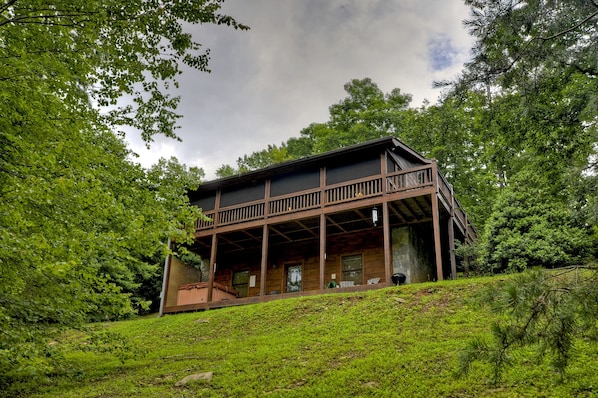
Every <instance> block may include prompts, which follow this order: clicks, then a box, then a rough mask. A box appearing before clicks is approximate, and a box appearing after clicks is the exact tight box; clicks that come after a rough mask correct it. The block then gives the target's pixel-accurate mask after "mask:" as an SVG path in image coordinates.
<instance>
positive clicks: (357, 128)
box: [301, 78, 411, 153]
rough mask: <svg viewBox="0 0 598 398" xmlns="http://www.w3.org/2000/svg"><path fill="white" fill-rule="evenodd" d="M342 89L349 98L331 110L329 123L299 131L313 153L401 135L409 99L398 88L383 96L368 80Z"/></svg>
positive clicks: (407, 95)
mask: <svg viewBox="0 0 598 398" xmlns="http://www.w3.org/2000/svg"><path fill="white" fill-rule="evenodd" d="M344 88H345V91H346V92H347V94H348V95H347V97H345V98H344V99H343V100H341V101H340V102H338V103H336V104H333V105H331V106H330V108H329V109H330V120H329V121H328V122H326V123H324V124H312V125H310V126H309V127H308V128H306V129H304V130H302V131H301V136H302V137H304V138H307V139H310V140H311V141H312V142H313V146H312V150H313V152H314V153H322V152H326V151H330V150H333V149H338V148H342V147H345V146H348V145H353V144H358V143H360V142H365V141H369V140H372V139H375V138H381V137H387V136H393V135H394V136H396V135H400V132H401V130H402V128H403V121H404V119H405V115H406V110H407V109H408V106H409V103H410V102H411V95H409V94H403V93H401V90H399V89H398V88H395V89H393V90H392V91H391V92H390V93H387V94H384V93H383V92H382V91H381V90H380V89H379V88H378V85H377V84H376V83H374V82H373V81H372V80H371V79H370V78H364V79H361V80H359V79H353V80H351V81H350V82H348V83H346V84H345V86H344Z"/></svg>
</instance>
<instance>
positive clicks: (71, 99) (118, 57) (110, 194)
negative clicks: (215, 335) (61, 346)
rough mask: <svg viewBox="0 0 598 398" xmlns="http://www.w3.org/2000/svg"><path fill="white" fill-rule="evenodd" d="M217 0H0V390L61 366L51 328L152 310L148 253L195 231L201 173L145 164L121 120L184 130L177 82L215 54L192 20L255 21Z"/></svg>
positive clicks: (148, 128) (145, 129)
mask: <svg viewBox="0 0 598 398" xmlns="http://www.w3.org/2000/svg"><path fill="white" fill-rule="evenodd" d="M220 3H221V1H188V2H177V1H160V2H155V1H146V0H137V1H135V0H134V1H102V2H99V1H91V2H82V1H68V2H67V1H55V2H52V3H51V4H49V3H47V2H43V1H37V0H6V1H4V2H3V3H1V4H0V15H1V16H2V20H1V21H0V59H1V60H2V62H1V63H0V99H1V100H0V115H2V117H1V118H0V203H1V208H0V239H1V241H0V390H5V387H6V386H7V385H9V384H10V383H11V382H12V381H13V380H16V379H18V378H19V377H22V376H23V375H32V376H43V375H44V374H50V373H53V372H57V371H59V366H60V362H59V361H58V359H59V356H57V355H56V353H57V350H58V348H57V347H54V346H52V345H49V344H48V342H49V339H51V338H52V336H53V335H54V333H57V332H59V331H60V330H62V329H63V328H65V327H79V326H81V325H83V324H84V323H85V322H88V321H90V320H100V319H118V318H122V317H125V316H129V315H131V314H133V313H134V312H135V310H137V309H139V308H147V306H148V304H149V303H148V297H147V296H145V293H143V292H142V290H141V287H140V284H141V283H143V282H145V281H147V280H148V279H151V278H153V277H155V275H156V274H157V265H156V262H155V261H153V260H152V261H148V259H152V258H155V257H158V256H163V255H165V254H166V241H167V238H173V239H175V240H177V241H179V242H181V243H184V242H186V241H187V240H188V239H191V238H192V233H193V225H194V221H195V220H196V219H197V218H199V217H202V215H201V212H200V211H199V210H198V209H197V208H194V207H192V206H190V205H189V203H188V199H187V196H186V190H187V189H188V188H195V187H196V186H197V184H199V182H200V178H201V177H202V175H203V173H202V171H201V170H200V169H196V168H192V169H189V170H188V169H187V168H186V167H184V166H182V165H180V164H178V162H176V161H174V160H171V161H165V160H163V161H161V162H160V163H159V164H158V165H157V166H155V167H154V168H152V169H151V170H149V171H146V170H144V169H142V168H141V167H140V166H139V165H136V164H135V163H133V162H132V160H131V158H132V157H133V154H132V153H130V151H129V150H127V148H126V145H125V144H124V142H123V141H122V138H121V137H119V136H118V135H116V134H115V133H114V129H115V128H118V127H119V126H127V125H128V126H131V127H134V128H137V129H139V131H140V133H141V135H142V136H143V137H144V139H145V140H146V141H148V142H149V141H151V139H152V137H153V136H154V135H155V134H164V135H166V136H169V137H176V135H175V133H174V130H173V129H174V127H175V123H176V120H177V118H178V116H177V115H176V113H175V108H176V105H177V102H178V99H177V98H176V97H171V96H169V94H168V93H167V90H168V88H169V87H172V86H176V84H177V83H176V77H177V75H178V74H179V73H180V71H181V69H182V67H183V65H188V66H191V67H193V68H196V69H198V70H202V71H207V61H208V58H209V57H208V55H209V53H208V52H207V51H202V50H201V48H200V45H199V43H197V42H196V41H195V40H194V39H193V38H192V37H191V35H190V34H189V33H186V32H185V31H184V28H185V27H186V26H188V24H193V23H214V24H225V25H229V26H232V27H234V28H239V29H246V27H245V26H244V25H241V24H238V23H237V22H236V21H235V20H234V19H232V18H231V17H228V16H225V15H221V14H218V9H219V7H220ZM123 98H125V100H124V101H123Z"/></svg>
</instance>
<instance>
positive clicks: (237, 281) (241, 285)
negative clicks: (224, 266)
mask: <svg viewBox="0 0 598 398" xmlns="http://www.w3.org/2000/svg"><path fill="white" fill-rule="evenodd" d="M248 288H249V271H241V272H235V273H234V274H233V289H235V290H236V291H237V292H239V297H247V293H248Z"/></svg>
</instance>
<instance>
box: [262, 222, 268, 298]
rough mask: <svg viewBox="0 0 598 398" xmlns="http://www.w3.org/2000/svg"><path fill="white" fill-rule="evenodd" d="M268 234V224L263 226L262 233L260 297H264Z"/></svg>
mask: <svg viewBox="0 0 598 398" xmlns="http://www.w3.org/2000/svg"><path fill="white" fill-rule="evenodd" d="M269 237H270V233H269V230H268V224H264V228H263V231H262V269H261V271H260V296H265V295H266V271H267V270H268V238H269Z"/></svg>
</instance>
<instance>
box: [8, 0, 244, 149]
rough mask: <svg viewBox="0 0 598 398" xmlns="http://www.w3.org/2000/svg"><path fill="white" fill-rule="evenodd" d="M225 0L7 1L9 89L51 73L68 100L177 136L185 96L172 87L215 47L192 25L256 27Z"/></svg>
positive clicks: (111, 118)
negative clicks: (230, 12)
mask: <svg viewBox="0 0 598 398" xmlns="http://www.w3.org/2000/svg"><path fill="white" fill-rule="evenodd" d="M221 3H222V0H191V1H185V2H179V1H173V0H166V1H147V0H132V1H122V0H110V1H97V0H92V1H65V0H59V1H54V2H52V3H51V4H48V3H47V2H45V1H39V0H6V1H5V2H3V3H2V4H1V5H0V15H2V22H0V35H1V42H2V46H1V49H0V58H1V59H3V60H4V63H3V65H2V69H0V79H1V80H2V84H3V89H7V88H10V89H11V90H10V91H9V92H10V93H11V94H10V95H13V93H14V92H13V91H12V90H15V89H19V88H23V87H28V86H31V87H34V86H36V85H37V84H39V83H40V82H41V81H44V82H45V84H47V85H48V86H49V87H50V88H51V89H52V90H53V91H52V92H53V93H56V95H58V96H60V98H61V100H62V102H63V103H64V105H68V106H71V107H74V108H76V109H79V110H83V111H86V110H87V108H89V105H90V102H91V103H92V104H96V105H98V106H100V107H102V108H104V109H107V110H108V109H109V111H107V112H106V113H105V114H102V115H101V119H102V121H103V122H104V123H107V124H108V125H110V126H115V127H118V126H122V125H126V126H132V127H134V128H137V129H139V130H140V132H141V135H142V136H143V138H144V139H145V140H146V141H148V142H149V141H151V139H152V136H154V135H155V134H163V135H166V136H167V137H175V138H176V134H175V133H174V127H175V123H176V120H177V118H178V117H179V116H178V115H177V114H176V113H175V111H176V106H177V104H178V97H172V96H170V95H169V94H168V89H169V88H171V87H177V86H178V83H177V80H176V78H177V76H178V75H179V74H180V73H181V71H182V68H183V66H184V65H185V66H189V67H191V68H194V69H197V70H200V71H209V69H208V60H209V50H205V51H204V50H202V48H201V44H200V43H198V42H196V41H195V40H194V38H193V37H192V35H191V34H190V33H188V32H186V31H185V28H186V27H187V26H189V25H190V24H204V23H212V24H218V25H228V26H232V27H233V28H235V29H242V30H244V29H248V27H247V26H245V25H243V24H239V23H237V22H236V21H235V20H234V19H233V18H231V17H229V16H226V15H222V14H219V13H218V10H219V9H220V4H221ZM24 43H26V45H24ZM121 98H126V100H127V103H122V101H121V102H119V99H121ZM121 103H122V106H119V104H121ZM50 116H51V117H55V115H50Z"/></svg>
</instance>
